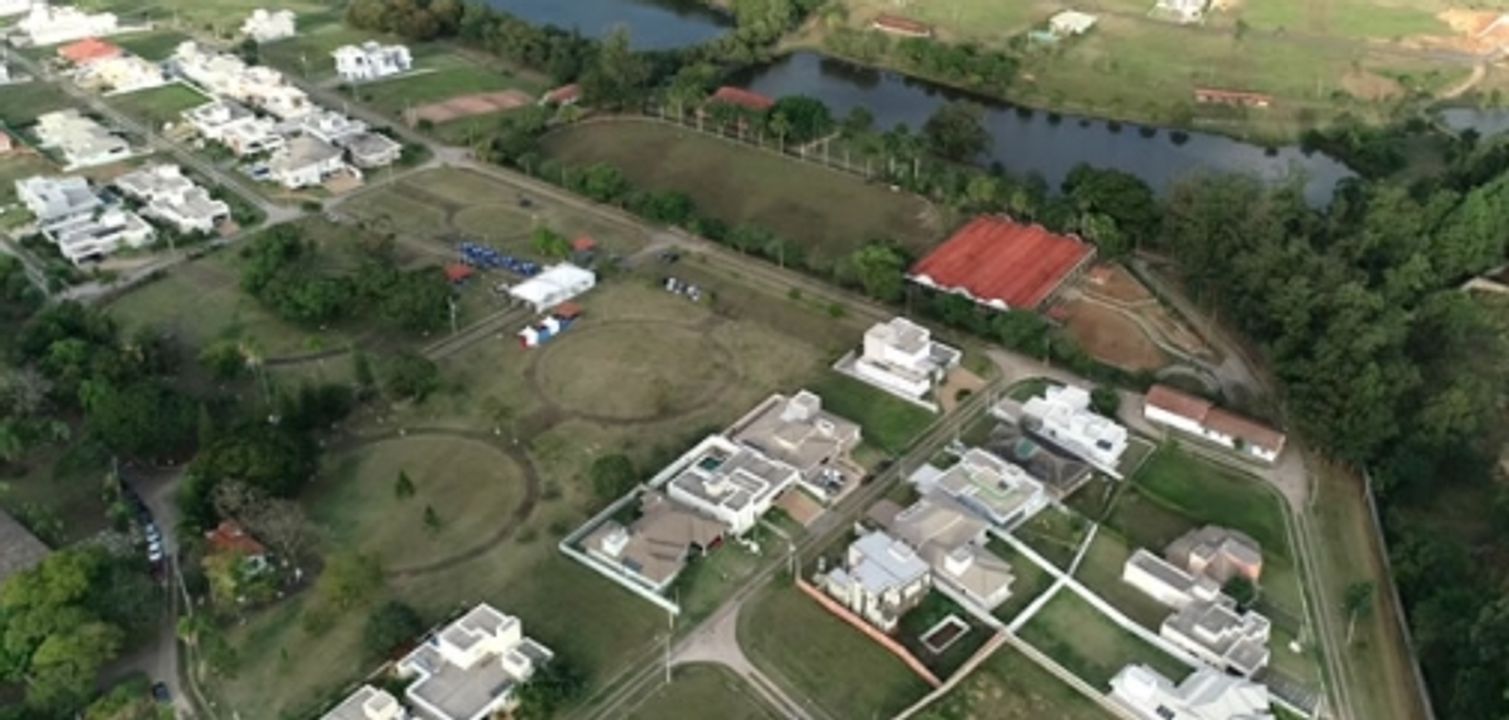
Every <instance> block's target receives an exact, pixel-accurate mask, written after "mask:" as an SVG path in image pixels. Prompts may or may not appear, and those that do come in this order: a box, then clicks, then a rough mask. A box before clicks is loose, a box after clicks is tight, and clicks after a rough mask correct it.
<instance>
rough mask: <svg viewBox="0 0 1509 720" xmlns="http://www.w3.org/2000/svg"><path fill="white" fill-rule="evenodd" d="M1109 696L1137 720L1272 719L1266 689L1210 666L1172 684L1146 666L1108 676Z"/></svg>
mask: <svg viewBox="0 0 1509 720" xmlns="http://www.w3.org/2000/svg"><path fill="white" fill-rule="evenodd" d="M1111 699H1112V700H1113V701H1115V702H1116V703H1117V704H1118V705H1120V706H1121V707H1123V708H1125V709H1127V710H1128V711H1130V712H1131V713H1132V714H1133V715H1135V716H1136V717H1138V718H1140V720H1273V712H1272V707H1271V701H1270V700H1269V697H1268V688H1266V687H1263V686H1262V685H1259V684H1257V683H1255V682H1252V681H1250V680H1243V679H1242V678H1237V677H1232V676H1230V675H1227V674H1225V673H1222V672H1219V671H1217V670H1213V669H1211V668H1200V669H1199V670H1196V671H1195V672H1194V674H1192V675H1190V676H1189V677H1187V678H1185V679H1184V682H1182V683H1179V685H1178V686H1177V687H1176V686H1175V685H1174V684H1173V683H1172V682H1170V681H1169V679H1168V678H1166V677H1164V676H1162V675H1160V674H1159V673H1158V671H1156V670H1154V669H1152V668H1150V667H1148V666H1146V665H1128V666H1126V667H1124V668H1122V669H1121V672H1118V673H1116V677H1113V678H1111Z"/></svg>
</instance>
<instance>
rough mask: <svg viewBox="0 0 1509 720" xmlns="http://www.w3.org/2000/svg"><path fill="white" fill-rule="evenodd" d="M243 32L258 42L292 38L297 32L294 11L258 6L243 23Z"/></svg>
mask: <svg viewBox="0 0 1509 720" xmlns="http://www.w3.org/2000/svg"><path fill="white" fill-rule="evenodd" d="M241 34H242V35H245V36H246V37H249V38H251V39H252V40H255V41H256V42H258V43H270V42H273V41H275V40H282V39H284V38H291V37H293V36H294V35H295V34H297V30H296V28H295V27H294V14H293V11H292V10H273V11H268V10H266V9H264V8H257V9H256V10H253V11H252V14H251V15H249V16H247V18H246V22H243V23H241Z"/></svg>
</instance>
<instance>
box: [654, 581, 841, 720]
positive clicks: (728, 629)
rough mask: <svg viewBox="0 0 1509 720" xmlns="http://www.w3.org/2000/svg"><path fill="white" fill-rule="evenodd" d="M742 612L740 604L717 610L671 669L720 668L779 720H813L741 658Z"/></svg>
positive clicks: (743, 655)
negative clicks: (697, 665) (709, 665)
mask: <svg viewBox="0 0 1509 720" xmlns="http://www.w3.org/2000/svg"><path fill="white" fill-rule="evenodd" d="M743 609H744V603H742V602H740V603H737V604H734V605H729V606H726V607H724V608H721V609H719V610H718V612H717V613H716V614H714V615H713V616H712V617H711V618H709V619H708V620H707V621H706V622H704V623H703V625H702V627H701V628H700V629H698V630H697V631H696V632H695V633H693V634H692V635H690V636H688V637H687V638H686V640H685V644H684V645H683V646H682V647H681V650H680V651H679V652H677V653H676V654H675V656H674V657H673V658H672V659H671V663H672V665H685V664H691V663H716V664H718V665H722V666H723V667H726V668H728V669H729V670H731V671H733V672H734V674H736V675H738V676H739V677H741V678H743V679H744V681H745V682H747V683H749V685H750V687H752V688H753V689H754V691H755V693H756V694H758V695H759V696H760V697H761V699H763V700H764V701H765V702H766V704H768V705H769V706H770V707H771V708H773V709H775V710H776V711H777V712H779V713H780V714H781V717H783V718H795V719H796V720H816V719H815V718H813V716H812V715H810V714H808V712H807V710H806V708H805V707H804V706H803V705H802V704H801V703H799V702H797V701H796V700H793V699H792V698H791V696H789V695H787V694H786V692H785V691H784V690H782V689H781V688H780V686H779V685H776V684H775V683H774V682H772V681H771V680H770V678H769V677H766V675H765V673H763V672H761V671H760V669H759V668H757V667H755V665H754V663H752V662H750V661H749V658H748V657H747V656H745V654H744V649H743V648H742V647H740V646H739V613H740V612H741V611H742V610H743Z"/></svg>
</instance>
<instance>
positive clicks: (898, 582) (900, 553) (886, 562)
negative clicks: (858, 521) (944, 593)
mask: <svg viewBox="0 0 1509 720" xmlns="http://www.w3.org/2000/svg"><path fill="white" fill-rule="evenodd" d="M818 582H819V584H820V585H821V586H822V587H823V589H824V590H826V591H827V593H828V594H829V595H831V596H833V598H834V599H836V600H838V601H839V602H841V603H843V604H844V606H846V607H848V608H849V609H850V610H853V611H854V612H855V613H857V614H858V615H859V616H860V617H863V618H864V619H865V620H866V621H868V622H869V623H870V624H872V625H874V626H875V627H877V628H880V629H881V630H882V631H884V632H891V631H892V630H894V629H896V624H897V623H898V622H900V620H901V616H902V615H905V614H906V612H907V611H908V610H911V609H912V608H914V607H917V605H919V604H920V603H921V602H922V600H923V598H924V597H926V596H927V591H928V588H930V587H931V586H932V581H931V574H930V573H929V571H928V566H927V563H926V562H925V561H923V559H922V558H921V557H920V556H918V555H917V552H916V551H915V550H913V549H912V547H911V546H910V545H907V544H906V543H904V542H902V541H900V540H897V539H895V538H893V537H891V536H890V535H887V534H886V533H884V532H882V531H879V530H876V531H874V532H871V533H869V534H867V535H865V536H864V537H861V538H859V539H858V540H855V541H854V542H853V543H851V544H850V545H849V549H848V552H847V554H846V555H845V556H844V565H843V567H835V568H833V569H832V570H829V571H827V572H826V573H823V574H822V575H820V576H819V577H818Z"/></svg>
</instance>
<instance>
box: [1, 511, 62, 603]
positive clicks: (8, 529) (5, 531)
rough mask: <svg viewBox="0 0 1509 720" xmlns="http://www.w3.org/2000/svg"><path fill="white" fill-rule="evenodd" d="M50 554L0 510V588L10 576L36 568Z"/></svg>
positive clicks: (34, 537)
mask: <svg viewBox="0 0 1509 720" xmlns="http://www.w3.org/2000/svg"><path fill="white" fill-rule="evenodd" d="M50 552H52V551H51V550H48V549H47V546H46V545H43V544H42V541H41V540H38V539H37V536H35V535H33V534H31V531H30V530H27V529H26V526H24V525H22V524H21V523H19V522H17V521H16V519H15V518H13V517H11V516H10V513H7V512H5V510H3V509H0V586H4V585H5V581H6V580H9V579H10V577H11V576H12V575H15V574H16V573H20V572H25V571H27V570H30V569H32V568H34V567H36V566H37V563H40V562H42V561H43V560H44V559H46V558H47V555H48V553H50Z"/></svg>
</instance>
